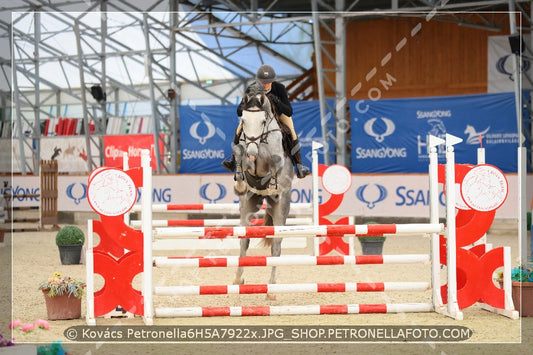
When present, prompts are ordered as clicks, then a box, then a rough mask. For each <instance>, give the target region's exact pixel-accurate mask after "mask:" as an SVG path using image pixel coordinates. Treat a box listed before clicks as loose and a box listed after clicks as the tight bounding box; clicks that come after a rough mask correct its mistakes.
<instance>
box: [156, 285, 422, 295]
mask: <svg viewBox="0 0 533 355" xmlns="http://www.w3.org/2000/svg"><path fill="white" fill-rule="evenodd" d="M429 287H430V286H429V283H428V282H357V283H356V282H347V283H307V284H305V283H304V284H260V285H210V286H156V287H155V288H154V294H155V295H157V296H176V295H231V294H237V295H250V294H266V293H268V294H273V293H296V292H307V293H325V292H386V291H426V290H428V289H429Z"/></svg>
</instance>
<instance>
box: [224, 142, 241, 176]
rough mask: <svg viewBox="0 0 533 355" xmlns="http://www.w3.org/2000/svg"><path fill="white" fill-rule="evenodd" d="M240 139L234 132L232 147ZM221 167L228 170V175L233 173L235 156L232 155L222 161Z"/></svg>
mask: <svg viewBox="0 0 533 355" xmlns="http://www.w3.org/2000/svg"><path fill="white" fill-rule="evenodd" d="M240 137H241V135H240V133H239V134H237V132H235V137H233V145H237V144H239V139H240ZM222 166H223V167H225V168H226V169H228V170H229V172H230V173H232V172H234V171H235V168H236V166H237V164H236V162H235V156H234V155H233V153H232V154H231V157H229V158H226V159H224V161H223V162H222Z"/></svg>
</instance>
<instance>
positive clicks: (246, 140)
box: [241, 108, 281, 148]
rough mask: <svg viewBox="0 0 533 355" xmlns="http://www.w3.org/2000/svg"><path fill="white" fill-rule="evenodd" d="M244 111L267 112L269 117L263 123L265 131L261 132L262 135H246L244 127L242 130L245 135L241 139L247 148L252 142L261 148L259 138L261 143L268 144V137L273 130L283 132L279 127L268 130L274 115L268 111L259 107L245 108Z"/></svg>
mask: <svg viewBox="0 0 533 355" xmlns="http://www.w3.org/2000/svg"><path fill="white" fill-rule="evenodd" d="M244 111H246V112H265V114H266V115H267V119H266V120H265V122H264V123H263V132H261V134H260V135H258V136H248V135H246V132H245V130H244V127H243V130H242V136H243V137H242V138H241V141H243V142H244V144H245V147H246V148H248V146H249V145H250V144H255V145H257V148H259V144H258V142H257V141H258V140H259V143H265V144H268V141H267V138H268V135H269V134H270V133H271V132H277V131H279V132H281V129H279V128H276V129H271V130H268V131H266V128H267V126H268V125H269V124H270V122H272V119H273V115H271V114H268V112H266V111H265V110H262V109H259V108H258V109H251V110H244Z"/></svg>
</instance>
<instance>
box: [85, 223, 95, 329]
mask: <svg viewBox="0 0 533 355" xmlns="http://www.w3.org/2000/svg"><path fill="white" fill-rule="evenodd" d="M85 272H86V278H87V286H86V288H87V296H86V297H87V298H86V303H87V314H86V315H85V320H86V322H87V325H96V319H95V317H94V254H93V221H92V220H91V219H89V220H88V221H87V249H86V251H85Z"/></svg>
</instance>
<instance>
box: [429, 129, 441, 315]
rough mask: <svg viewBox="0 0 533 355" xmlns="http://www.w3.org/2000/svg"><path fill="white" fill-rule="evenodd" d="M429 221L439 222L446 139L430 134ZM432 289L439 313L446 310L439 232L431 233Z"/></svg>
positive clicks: (434, 306)
mask: <svg viewBox="0 0 533 355" xmlns="http://www.w3.org/2000/svg"><path fill="white" fill-rule="evenodd" d="M428 140H429V144H428V148H429V174H428V175H429V223H439V183H438V175H439V172H438V169H439V166H438V164H439V156H438V149H437V146H439V145H441V144H444V143H445V141H444V140H443V139H440V138H438V137H435V136H429V138H428ZM430 249H431V290H432V299H433V308H434V310H435V312H437V313H443V312H444V304H443V301H442V296H441V293H440V240H439V233H431V248H430Z"/></svg>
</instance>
